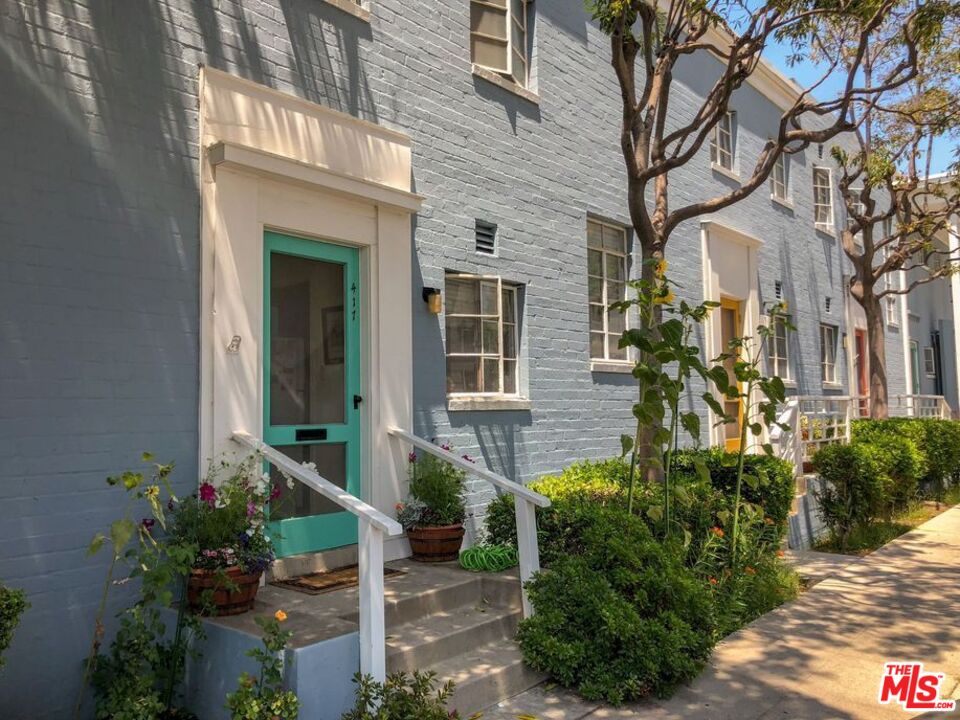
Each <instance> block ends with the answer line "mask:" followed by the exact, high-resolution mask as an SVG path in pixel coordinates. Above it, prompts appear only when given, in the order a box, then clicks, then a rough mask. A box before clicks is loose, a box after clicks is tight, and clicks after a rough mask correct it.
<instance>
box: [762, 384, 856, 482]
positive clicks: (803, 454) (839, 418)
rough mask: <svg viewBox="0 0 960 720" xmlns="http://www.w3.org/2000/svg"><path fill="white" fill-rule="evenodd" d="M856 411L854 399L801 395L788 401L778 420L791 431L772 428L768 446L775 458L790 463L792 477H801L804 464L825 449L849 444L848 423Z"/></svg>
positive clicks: (835, 396)
mask: <svg viewBox="0 0 960 720" xmlns="http://www.w3.org/2000/svg"><path fill="white" fill-rule="evenodd" d="M856 409H857V398H851V397H848V396H837V395H800V396H797V397H792V398H789V399H788V400H787V404H786V406H785V407H784V409H783V412H781V414H780V417H778V418H777V420H778V422H781V423H783V424H785V425H788V426H789V427H790V430H789V431H785V430H783V429H782V428H780V427H776V426H775V427H774V428H772V429H771V431H770V442H771V444H772V445H773V446H774V451H775V452H776V454H777V456H778V457H781V458H783V459H784V460H789V461H790V462H792V463H793V468H794V470H793V472H794V476H795V477H800V476H801V475H803V463H804V462H805V461H806V462H809V461H810V459H811V458H813V455H814V454H815V453H816V452H817V450H819V449H820V448H821V447H823V446H824V445H829V444H831V443H846V442H850V422H851V420H852V419H853V417H854V414H855V412H856Z"/></svg>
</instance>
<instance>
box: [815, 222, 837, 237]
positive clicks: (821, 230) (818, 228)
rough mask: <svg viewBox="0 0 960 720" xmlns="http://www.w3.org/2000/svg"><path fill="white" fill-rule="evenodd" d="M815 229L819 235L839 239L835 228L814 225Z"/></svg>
mask: <svg viewBox="0 0 960 720" xmlns="http://www.w3.org/2000/svg"><path fill="white" fill-rule="evenodd" d="M813 229H814V230H816V231H817V232H818V233H821V234H823V235H826V236H827V237H832V238H833V239H834V240H836V239H837V231H836V230H835V229H834V228H831V227H827V226H826V225H816V224H815V225H814V226H813Z"/></svg>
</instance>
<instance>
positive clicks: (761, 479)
mask: <svg viewBox="0 0 960 720" xmlns="http://www.w3.org/2000/svg"><path fill="white" fill-rule="evenodd" d="M736 458H737V455H736V453H729V452H724V450H722V449H721V448H704V449H698V450H679V451H677V453H676V455H674V457H673V467H674V468H675V469H676V471H677V472H680V473H684V474H688V475H692V474H694V473H695V472H696V463H697V462H698V461H702V462H703V463H704V464H705V465H706V467H707V470H709V471H710V484H711V485H712V486H713V487H714V488H716V489H717V490H718V491H720V493H721V494H722V495H723V496H724V497H728V498H729V497H732V496H733V491H734V486H735V485H736V482H737V467H736ZM743 471H744V474H745V475H748V476H751V477H755V478H757V480H758V482H757V483H756V487H754V486H753V485H752V484H751V483H749V482H747V483H744V486H743V499H744V500H745V501H746V502H749V503H754V504H756V505H759V506H760V507H762V508H763V511H764V513H765V514H766V517H769V518H770V519H771V520H773V522H774V525H775V526H776V527H778V528H781V529H782V530H783V531H784V532H785V531H786V523H787V517H788V516H789V514H790V506H791V503H792V502H793V496H794V493H795V491H796V490H795V488H796V485H795V483H794V479H793V466H792V465H791V464H790V463H788V462H787V461H786V460H781V459H780V458H777V457H771V456H769V455H764V454H759V455H745V456H744V458H743Z"/></svg>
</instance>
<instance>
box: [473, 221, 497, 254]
mask: <svg viewBox="0 0 960 720" xmlns="http://www.w3.org/2000/svg"><path fill="white" fill-rule="evenodd" d="M476 232H477V245H476V247H477V252H478V253H482V254H484V255H496V254H497V226H496V225H494V224H493V223H491V222H487V221H486V220H477V231H476Z"/></svg>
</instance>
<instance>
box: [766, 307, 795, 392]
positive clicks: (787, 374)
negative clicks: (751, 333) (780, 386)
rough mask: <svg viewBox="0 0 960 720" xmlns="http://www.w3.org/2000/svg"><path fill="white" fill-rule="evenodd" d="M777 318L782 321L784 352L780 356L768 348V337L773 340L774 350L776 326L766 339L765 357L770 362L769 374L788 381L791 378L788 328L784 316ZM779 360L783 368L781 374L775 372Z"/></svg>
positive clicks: (775, 345)
mask: <svg viewBox="0 0 960 720" xmlns="http://www.w3.org/2000/svg"><path fill="white" fill-rule="evenodd" d="M778 320H779V321H780V322H781V323H783V328H784V329H783V345H784V352H785V353H786V354H785V355H784V356H783V357H780V356H779V355H774V354H773V352H771V350H770V339H772V340H773V349H774V350H776V347H777V337H776V328H774V329H773V330H774V332H773V335H771V336H770V339H768V340H767V358H768V360H769V362H770V374H771V375H776V376H777V377H779V378H780V379H781V380H783V382H785V383H786V382H790V380H791V379H792V378H791V375H790V330H789V329H788V328H787V319H786V318H778ZM779 361H782V362H783V367H784V370H785V372H784V373H782V374H778V373H777V365H779Z"/></svg>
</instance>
